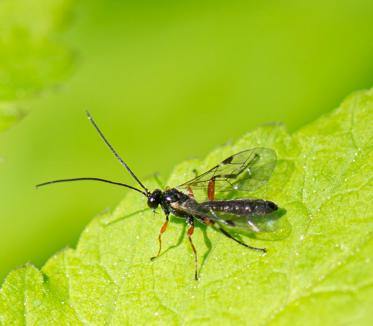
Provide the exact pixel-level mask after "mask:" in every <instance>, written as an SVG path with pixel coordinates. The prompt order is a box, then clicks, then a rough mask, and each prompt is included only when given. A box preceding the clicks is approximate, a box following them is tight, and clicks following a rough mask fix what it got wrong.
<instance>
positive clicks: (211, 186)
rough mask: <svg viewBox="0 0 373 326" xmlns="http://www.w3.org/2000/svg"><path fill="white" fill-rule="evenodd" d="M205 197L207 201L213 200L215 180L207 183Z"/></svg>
mask: <svg viewBox="0 0 373 326" xmlns="http://www.w3.org/2000/svg"><path fill="white" fill-rule="evenodd" d="M207 197H208V199H209V200H214V198H215V179H214V178H212V179H211V180H210V181H209V184H208V186H207Z"/></svg>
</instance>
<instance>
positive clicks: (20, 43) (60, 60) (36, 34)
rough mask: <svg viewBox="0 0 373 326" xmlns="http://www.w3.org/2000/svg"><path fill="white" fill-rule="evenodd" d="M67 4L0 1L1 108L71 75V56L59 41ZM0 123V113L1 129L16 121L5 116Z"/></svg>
mask: <svg viewBox="0 0 373 326" xmlns="http://www.w3.org/2000/svg"><path fill="white" fill-rule="evenodd" d="M71 4H72V0H47V1H45V0H44V1H43V0H3V1H1V2H0V104H1V106H4V105H7V104H8V103H9V102H10V101H14V102H17V101H20V100H24V99H28V98H30V97H31V96H35V95H36V94H37V93H39V92H40V91H42V90H44V89H46V88H48V87H51V86H53V85H56V84H57V83H58V82H60V81H61V80H62V79H64V78H65V77H66V76H68V75H69V74H70V73H71V70H72V61H73V56H72V53H71V51H70V50H69V49H68V48H67V47H66V45H64V44H63V42H61V40H59V37H60V35H59V34H60V32H61V30H62V29H63V27H64V24H65V20H66V18H67V15H68V13H69V10H70V6H71ZM15 105H18V104H14V105H13V108H14V106H15ZM22 112H25V109H23V110H22ZM22 116H23V114H15V115H12V117H13V118H14V117H22ZM2 121H3V114H1V115H0V123H1V125H2V126H3V125H4V124H6V125H10V121H14V122H15V121H17V119H8V116H7V118H6V119H5V120H4V121H5V122H4V124H3V122H2Z"/></svg>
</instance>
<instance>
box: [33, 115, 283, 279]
mask: <svg viewBox="0 0 373 326" xmlns="http://www.w3.org/2000/svg"><path fill="white" fill-rule="evenodd" d="M87 116H88V119H89V121H90V122H91V123H92V125H93V127H94V128H95V129H96V131H97V132H98V134H99V135H100V137H101V139H102V140H103V141H104V142H105V144H106V145H107V146H108V148H109V149H110V150H111V152H112V153H113V154H114V155H115V157H116V158H117V159H118V161H119V162H120V163H121V164H122V166H123V167H124V168H125V169H126V170H127V171H128V172H129V174H130V175H131V176H132V177H133V178H134V179H135V180H136V182H137V184H138V185H139V186H140V188H136V187H134V186H131V185H128V184H124V183H121V182H115V181H110V180H107V179H102V178H95V177H81V178H71V179H59V180H53V181H48V182H44V183H41V184H38V185H37V186H36V187H41V186H46V185H50V184H53V183H60V182H70V181H84V180H91V181H99V182H105V183H110V184H114V185H119V186H122V187H126V188H129V189H131V190H134V191H137V192H139V193H141V194H142V195H143V196H145V197H146V198H147V205H148V207H149V208H151V209H153V210H155V209H156V208H158V206H160V207H161V208H162V210H163V212H164V214H165V217H166V219H165V222H164V223H163V225H162V227H161V229H160V231H159V235H158V243H159V246H158V251H157V254H156V255H155V256H154V257H152V258H151V260H154V259H155V258H157V257H159V255H160V253H161V250H162V234H163V233H164V232H165V231H166V229H167V225H168V223H169V216H170V214H172V215H174V216H176V217H178V218H182V219H185V221H186V223H187V224H188V226H189V228H188V230H187V236H188V239H189V242H190V245H191V248H192V250H193V254H194V263H195V272H194V276H195V279H196V280H198V264H197V250H196V248H195V246H194V244H193V241H192V235H193V232H194V226H195V221H196V220H197V221H198V222H200V223H203V224H206V225H209V226H212V227H213V228H214V229H216V230H218V231H220V232H221V233H222V234H223V235H224V236H226V237H228V238H229V239H231V240H233V241H235V242H237V243H239V244H240V245H242V246H244V247H246V248H249V249H252V250H256V251H260V252H263V253H265V252H266V249H265V248H258V247H253V246H250V245H248V244H246V243H244V242H242V241H241V240H240V239H237V238H236V237H234V236H232V235H231V234H230V233H229V232H228V231H227V230H233V231H238V232H244V233H245V232H248V233H252V234H258V233H260V232H272V230H273V226H271V224H273V220H272V221H271V223H266V222H263V221H265V218H266V217H268V216H271V214H272V213H276V212H278V210H279V209H278V206H277V205H276V204H275V203H273V202H271V201H268V200H263V199H225V200H216V199H215V194H216V193H220V192H225V193H227V194H228V195H229V194H234V193H235V192H237V191H254V190H255V189H257V188H259V187H260V186H262V185H264V184H265V183H266V182H267V181H268V180H269V178H270V177H271V175H272V172H273V170H274V168H275V165H276V160H277V159H276V153H275V152H274V151H273V150H272V149H269V148H253V149H248V150H244V151H241V152H239V153H236V154H234V155H231V156H229V157H228V158H226V159H225V160H224V161H222V162H221V163H219V164H218V165H216V166H214V167H213V168H211V169H210V170H208V171H206V172H205V173H203V174H200V175H197V176H196V177H195V178H193V179H192V180H189V181H187V182H185V183H183V184H181V185H179V186H177V187H174V188H167V189H166V190H160V189H155V190H154V191H150V190H149V189H148V188H147V187H146V186H145V185H144V184H143V183H142V182H141V181H140V179H139V178H138V177H137V176H136V175H135V174H134V172H133V171H132V170H131V169H130V167H129V166H128V165H127V163H126V162H125V161H124V160H123V159H122V158H121V157H120V156H119V154H118V153H117V151H116V150H115V149H114V148H113V146H112V145H111V144H110V143H109V141H108V140H107V139H106V137H105V136H104V134H103V133H102V131H101V130H100V128H99V127H98V126H97V124H96V122H95V121H94V120H93V118H92V116H91V115H90V114H89V112H87ZM193 189H194V190H195V191H196V190H197V189H204V190H205V191H206V190H207V198H208V200H206V201H202V202H198V201H197V200H196V199H195V197H194V191H193Z"/></svg>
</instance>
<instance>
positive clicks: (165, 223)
mask: <svg viewBox="0 0 373 326" xmlns="http://www.w3.org/2000/svg"><path fill="white" fill-rule="evenodd" d="M168 221H169V219H168V215H166V221H165V222H164V223H163V225H162V227H161V229H160V230H159V235H158V243H159V248H158V253H157V255H156V256H154V257H151V258H150V260H154V259H156V258H158V257H159V255H160V253H161V250H162V234H163V233H165V232H166V229H167V225H168Z"/></svg>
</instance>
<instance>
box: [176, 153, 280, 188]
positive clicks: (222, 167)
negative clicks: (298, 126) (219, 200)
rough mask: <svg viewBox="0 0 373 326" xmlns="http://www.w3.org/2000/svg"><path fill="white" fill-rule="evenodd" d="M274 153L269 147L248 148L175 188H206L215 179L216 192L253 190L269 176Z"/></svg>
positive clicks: (272, 166)
mask: <svg viewBox="0 0 373 326" xmlns="http://www.w3.org/2000/svg"><path fill="white" fill-rule="evenodd" d="M276 161H277V157H276V153H275V151H273V150H272V149H270V148H253V149H248V150H245V151H242V152H239V153H237V154H234V155H232V156H229V157H228V158H226V159H225V160H224V161H222V162H221V163H220V164H218V165H216V166H214V167H213V168H211V169H210V170H208V171H206V172H205V173H203V174H201V175H198V176H197V177H195V178H194V179H192V180H189V181H187V182H185V183H183V184H181V185H180V186H178V187H177V188H187V187H191V188H205V189H206V188H207V184H208V182H209V181H210V180H211V179H213V180H215V191H216V192H227V191H232V190H243V191H254V190H255V189H258V188H259V187H261V186H263V185H264V184H265V183H266V182H267V181H268V180H269V179H270V177H271V175H272V172H273V170H274V168H275V166H276Z"/></svg>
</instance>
